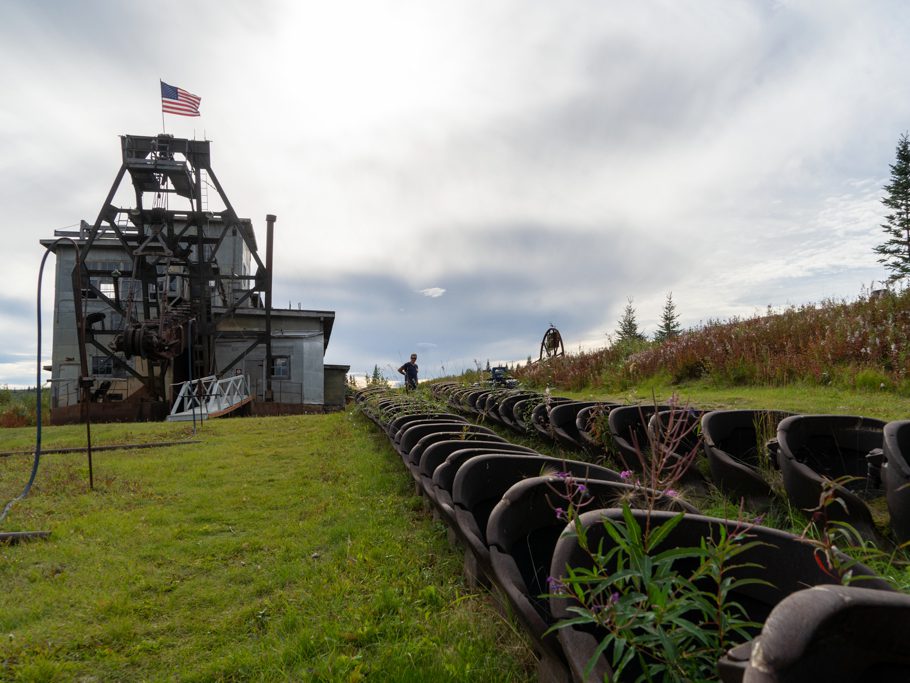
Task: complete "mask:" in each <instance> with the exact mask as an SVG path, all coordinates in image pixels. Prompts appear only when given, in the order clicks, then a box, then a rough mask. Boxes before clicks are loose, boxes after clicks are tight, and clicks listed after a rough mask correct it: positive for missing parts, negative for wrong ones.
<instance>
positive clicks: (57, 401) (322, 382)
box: [41, 133, 347, 424]
mask: <svg viewBox="0 0 910 683" xmlns="http://www.w3.org/2000/svg"><path fill="white" fill-rule="evenodd" d="M120 152H121V158H120V161H121V165H120V168H119V171H118V172H117V173H116V175H115V177H114V180H113V183H112V184H111V187H110V190H109V191H108V192H107V194H106V197H105V199H104V200H103V201H102V203H101V207H100V209H99V211H98V214H97V217H96V218H95V220H94V221H93V222H88V221H81V222H80V225H79V229H78V230H57V231H55V232H54V236H53V238H49V239H43V240H41V244H42V245H43V246H44V247H45V248H46V249H48V250H49V251H52V252H54V254H55V255H56V285H55V297H54V329H53V350H52V358H51V364H50V365H49V366H46V367H45V369H46V370H48V371H50V373H51V400H50V403H51V405H50V409H51V410H50V412H51V422H52V423H53V424H63V423H69V422H77V421H81V420H83V419H85V417H86V416H85V411H86V410H87V411H88V413H89V415H88V416H89V417H90V418H91V419H92V420H95V421H113V420H122V421H127V420H162V419H164V418H165V416H166V415H167V414H168V413H169V412H171V409H172V406H173V403H174V401H175V399H176V397H177V395H178V394H179V389H176V390H175V388H174V387H179V386H180V385H182V384H183V383H185V382H187V381H192V380H198V379H199V378H208V377H210V376H212V375H217V377H218V378H219V379H224V380H227V379H229V378H231V377H233V376H235V375H245V376H246V377H247V379H248V382H247V384H248V388H249V396H250V398H251V400H250V401H249V402H248V404H249V408H245V406H244V408H245V409H248V410H250V411H252V412H253V413H254V414H273V413H274V414H280V413H294V412H321V411H323V410H326V409H329V410H331V409H335V408H340V407H342V406H343V405H344V395H343V394H344V388H345V381H344V375H345V373H346V371H347V368H344V370H342V368H343V366H334V365H324V356H325V351H326V348H327V347H328V343H329V338H330V336H331V333H332V327H333V325H334V320H335V312H334V311H328V310H306V309H302V308H301V307H300V306H299V305H298V307H297V308H296V309H293V308H291V307H290V304H289V305H288V308H286V309H285V308H278V307H275V306H273V304H272V280H273V271H274V268H273V258H272V257H273V242H274V234H275V232H274V231H275V223H276V221H277V217H276V216H274V215H271V214H269V215H267V216H266V242H265V252H266V253H265V254H262V255H261V254H260V250H259V248H258V243H257V237H256V233H255V231H254V229H253V223H252V221H251V220H250V219H249V218H241V217H239V216H238V214H237V213H236V212H235V210H234V207H233V205H232V204H231V202H230V200H229V199H228V195H227V193H226V192H225V189H224V187H223V186H222V184H221V182H220V180H219V178H218V176H217V174H216V173H215V170H214V166H213V164H212V149H211V143H210V141H208V140H195V139H187V138H177V137H174V136H173V135H168V134H165V133H160V134H158V135H151V136H147V135H123V136H120ZM229 152H230V149H229ZM245 158H247V159H248V161H246V162H245V163H251V164H254V163H258V162H257V161H256V158H255V157H245ZM127 186H131V187H127ZM162 197H166V198H167V201H166V202H162V201H161V198H162ZM115 201H116V202H117V203H115ZM120 202H123V203H122V204H121V203H120ZM291 227H293V226H291Z"/></svg>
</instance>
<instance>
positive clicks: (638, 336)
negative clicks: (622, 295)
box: [616, 297, 645, 342]
mask: <svg viewBox="0 0 910 683" xmlns="http://www.w3.org/2000/svg"><path fill="white" fill-rule="evenodd" d="M644 338H645V335H643V334H642V333H641V332H639V330H638V323H637V322H636V321H635V307H634V306H632V297H629V299H628V300H627V302H626V307H625V309H624V310H623V313H622V318H620V319H619V327H617V328H616V341H618V342H630V341H644Z"/></svg>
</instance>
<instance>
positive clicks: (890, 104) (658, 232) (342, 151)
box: [0, 0, 910, 385]
mask: <svg viewBox="0 0 910 683" xmlns="http://www.w3.org/2000/svg"><path fill="white" fill-rule="evenodd" d="M908 27H910V4H908V3H905V2H900V1H897V0H895V1H893V2H877V1H875V0H872V1H868V2H863V3H860V2H838V1H826V2H814V1H811V2H810V1H806V2H785V1H781V2H771V1H770V0H768V1H757V0H756V1H746V0H743V1H737V0H695V1H693V2H685V3H682V2H677V1H674V0H666V1H662V2H661V1H642V2H613V1H610V0H599V1H596V0H563V1H562V2H552V1H550V0H520V1H519V0H433V1H432V2H427V1H426V0H337V1H334V2H315V1H310V0H299V1H298V0H287V1H286V2H282V1H271V2H270V1H268V0H266V1H264V2H257V3H250V2H245V1H244V2H241V1H236V0H235V1H226V0H218V1H217V2H170V1H167V0H164V1H160V2H156V3H138V2H132V3H122V2H117V1H115V0H94V1H92V0H82V1H80V2H78V3H75V2H65V1H62V0H61V1H51V0H45V1H41V0H38V1H35V0H0V59H2V64H3V67H2V68H0V92H2V93H3V97H2V106H0V149H2V150H3V151H2V153H0V177H2V182H0V206H2V207H3V210H4V227H3V235H4V239H5V244H4V260H3V264H4V267H5V271H6V278H5V282H6V283H7V284H6V287H5V288H4V291H3V292H2V293H0V323H2V324H0V384H9V385H25V384H34V378H35V370H34V367H35V349H36V335H35V319H34V318H35V281H36V278H37V273H38V265H39V262H40V259H41V256H42V249H41V247H40V245H39V244H38V240H39V239H41V238H44V237H50V236H52V234H53V231H54V230H55V229H59V228H63V227H66V226H72V225H74V224H77V223H78V222H79V220H80V219H85V220H88V221H89V222H93V221H94V219H95V216H96V215H97V212H98V210H99V208H100V207H101V204H102V202H103V200H104V198H105V195H106V194H107V191H108V189H109V188H110V185H111V183H112V181H113V179H114V176H115V174H116V172H117V170H118V168H119V165H120V152H119V140H118V137H117V136H118V135H120V134H124V133H131V134H139V135H152V134H156V133H158V132H160V130H161V126H162V121H161V109H160V98H159V90H158V80H159V79H163V80H164V81H166V82H168V83H171V84H173V85H177V86H180V87H182V88H184V89H186V90H189V91H191V92H193V93H196V94H197V95H200V96H201V97H202V105H201V110H202V116H201V117H200V118H198V119H192V118H184V117H177V116H168V117H167V120H166V127H167V132H169V133H173V134H175V135H177V136H187V137H192V136H194V135H195V136H196V137H197V138H202V137H207V138H208V139H210V140H212V142H213V162H212V166H213V168H214V170H215V172H216V173H217V175H218V178H219V180H220V181H221V183H222V185H223V186H224V188H225V190H226V192H227V194H228V196H229V197H230V199H231V202H232V204H233V205H234V207H235V208H236V209H237V211H238V213H239V214H240V215H242V216H248V217H250V218H251V219H252V220H253V222H254V225H255V226H256V228H257V232H258V234H259V239H260V243H264V236H265V215H266V214H267V213H274V214H276V215H277V216H278V222H277V225H276V240H277V244H278V248H277V253H276V276H275V277H276V280H275V300H276V302H280V303H282V305H286V302H290V303H291V304H292V306H293V307H294V308H296V307H297V304H298V302H299V303H300V304H301V305H302V306H303V307H304V308H311V309H329V310H334V311H336V316H337V317H336V323H335V328H334V332H333V336H332V339H331V343H330V345H329V349H328V353H327V356H326V362H329V363H340V364H350V365H351V366H352V371H355V372H358V373H364V372H369V371H371V370H372V368H373V366H374V364H378V365H379V367H380V368H381V369H382V370H383V371H384V372H385V373H386V374H387V375H391V374H392V371H393V369H394V368H397V367H398V365H400V364H401V363H402V362H403V361H404V360H406V358H407V356H408V355H409V353H410V352H411V351H416V352H417V353H418V354H419V356H420V358H419V361H418V362H419V364H420V367H421V375H422V376H423V377H429V376H434V375H438V374H440V373H442V372H447V373H448V372H459V371H461V370H462V369H464V368H467V367H472V366H473V365H474V361H475V360H476V361H478V362H481V363H485V362H486V360H487V359H490V360H493V361H496V360H498V359H513V360H514V359H523V358H526V357H527V356H528V355H533V356H535V357H536V355H537V353H538V348H539V344H540V339H541V337H542V335H543V333H544V331H545V330H546V328H547V326H548V325H549V324H550V323H554V324H556V325H557V326H558V327H559V328H560V330H561V331H562V333H563V337H564V339H565V341H566V345H567V348H568V349H570V350H576V349H578V348H580V347H586V348H589V347H592V346H598V345H603V344H604V343H605V342H606V336H605V335H606V334H607V333H609V332H612V331H613V330H615V328H616V323H617V320H618V319H619V317H620V316H621V314H622V310H623V307H624V306H625V304H626V301H627V299H628V298H629V297H632V298H633V301H634V306H635V308H636V311H637V313H638V320H639V323H640V325H641V326H642V327H643V328H644V330H645V331H647V332H653V330H654V329H655V328H656V325H657V321H658V319H659V316H660V311H661V308H662V306H663V302H664V299H665V297H666V295H667V293H668V292H672V294H673V299H674V301H675V302H676V304H677V309H678V312H679V314H680V316H681V322H682V323H683V324H684V325H686V326H688V325H695V324H698V322H699V321H703V320H706V319H708V318H727V317H730V316H733V315H751V314H753V313H755V312H757V311H761V310H764V309H765V308H766V307H767V306H769V305H771V306H774V307H779V306H784V305H787V304H801V303H806V302H814V301H820V300H822V299H825V298H829V297H834V298H852V297H856V296H857V295H858V294H859V293H860V291H861V288H862V287H864V286H865V287H869V286H870V285H871V284H872V283H873V282H874V281H877V280H881V279H882V278H883V277H884V275H885V273H884V271H883V270H882V269H881V267H880V266H879V264H878V263H877V262H876V260H875V256H874V254H873V253H872V247H873V246H874V245H875V244H877V243H878V242H879V241H880V240H881V235H882V233H881V230H880V228H879V224H880V222H881V216H882V214H883V211H882V206H881V203H880V199H881V195H882V190H881V188H882V185H883V184H884V183H885V182H886V181H887V177H888V173H889V170H888V165H889V163H891V162H892V161H893V158H894V149H895V145H896V142H897V139H898V137H899V135H900V134H901V133H902V132H904V131H906V130H907V129H908V128H910V95H908V88H910V85H908V84H910V81H908V78H907V75H906V70H907V67H906V65H907V64H910V35H908V32H910V28H908ZM50 272H52V271H50ZM51 282H52V278H51ZM45 289H46V290H47V293H46V295H45V297H44V301H45V311H46V315H45V328H44V329H45V340H46V341H45V342H44V351H43V357H44V358H45V359H48V358H49V357H50V348H49V341H48V340H49V338H50V323H51V319H50V308H51V307H52V296H51V293H50V289H51V285H50V283H48V284H47V285H46V287H45ZM45 362H47V361H45Z"/></svg>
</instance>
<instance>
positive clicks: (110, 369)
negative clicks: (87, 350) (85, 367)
mask: <svg viewBox="0 0 910 683" xmlns="http://www.w3.org/2000/svg"><path fill="white" fill-rule="evenodd" d="M92 374H93V375H108V376H110V375H113V374H114V359H113V358H111V357H110V356H92Z"/></svg>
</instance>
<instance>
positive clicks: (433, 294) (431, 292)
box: [419, 287, 446, 299]
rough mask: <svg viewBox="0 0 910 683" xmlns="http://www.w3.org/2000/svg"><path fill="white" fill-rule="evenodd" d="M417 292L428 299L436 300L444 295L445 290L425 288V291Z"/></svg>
mask: <svg viewBox="0 0 910 683" xmlns="http://www.w3.org/2000/svg"><path fill="white" fill-rule="evenodd" d="M419 291H420V293H421V294H423V295H424V296H427V297H430V298H431V299H438V298H439V297H441V296H442V295H443V294H445V293H446V290H445V289H443V288H442V287H427V288H426V289H421V290H419Z"/></svg>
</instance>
